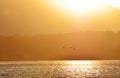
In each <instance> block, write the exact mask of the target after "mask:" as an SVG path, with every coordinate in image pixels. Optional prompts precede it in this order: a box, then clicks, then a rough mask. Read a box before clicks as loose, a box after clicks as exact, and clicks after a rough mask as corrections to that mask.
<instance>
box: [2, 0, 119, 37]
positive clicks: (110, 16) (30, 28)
mask: <svg viewBox="0 0 120 78" xmlns="http://www.w3.org/2000/svg"><path fill="white" fill-rule="evenodd" d="M52 1H53V2H52ZM54 1H55V0H0V33H1V34H30V35H31V34H50V33H65V32H73V31H75V32H77V31H80V30H95V31H98V30H114V31H118V30H120V21H119V20H120V9H119V8H118V5H119V3H120V2H119V1H118V2H116V3H115V2H112V0H111V1H110V0H109V4H105V5H103V6H102V7H100V8H99V7H96V8H95V6H92V7H91V4H93V0H91V2H90V0H89V3H90V4H88V0H86V2H84V5H83V6H78V7H80V8H77V7H73V6H74V5H77V4H70V1H72V0H66V1H67V2H64V1H63V0H61V1H63V2H61V3H60V2H56V3H54ZM106 1H107V0H106ZM114 1H115V0H114ZM116 1H117V0H116ZM71 3H72V2H71ZM111 3H113V4H112V5H110V4H111ZM62 4H64V5H63V6H62ZM68 4H69V5H70V6H71V5H72V7H69V5H68ZM56 5H57V6H56ZM67 5H68V6H67ZM78 5H79V3H78ZM81 5H82V4H81ZM116 6H117V7H116ZM81 7H83V8H81ZM88 7H91V8H88ZM84 8H85V9H84ZM74 9H78V10H80V11H78V10H74ZM93 9H95V10H93ZM63 10H65V11H63ZM88 10H93V11H92V12H89V11H88ZM83 11H84V12H83ZM94 11H97V13H96V14H95V12H94ZM79 12H80V13H81V12H82V14H79ZM71 13H72V14H71ZM77 14H78V15H77Z"/></svg>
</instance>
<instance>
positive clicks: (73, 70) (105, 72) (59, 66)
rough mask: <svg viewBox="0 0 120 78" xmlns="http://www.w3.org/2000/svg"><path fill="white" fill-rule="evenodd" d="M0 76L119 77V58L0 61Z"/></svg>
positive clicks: (30, 77)
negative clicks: (100, 59)
mask: <svg viewBox="0 0 120 78" xmlns="http://www.w3.org/2000/svg"><path fill="white" fill-rule="evenodd" d="M0 78H120V60H111V61H110V60H109V61H108V60H106V61H39V62H1V63H0Z"/></svg>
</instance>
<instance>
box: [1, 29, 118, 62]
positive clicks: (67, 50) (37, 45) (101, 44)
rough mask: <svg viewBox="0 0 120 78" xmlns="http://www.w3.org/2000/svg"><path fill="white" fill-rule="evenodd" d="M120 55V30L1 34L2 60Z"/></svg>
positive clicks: (113, 57)
mask: <svg viewBox="0 0 120 78" xmlns="http://www.w3.org/2000/svg"><path fill="white" fill-rule="evenodd" d="M76 59H79V60H91V59H95V60H97V59H98V60H99V59H106V60H107V59H120V32H117V33H115V32H112V31H105V32H74V33H66V34H56V35H35V36H20V35H14V36H3V35H1V36H0V60H76Z"/></svg>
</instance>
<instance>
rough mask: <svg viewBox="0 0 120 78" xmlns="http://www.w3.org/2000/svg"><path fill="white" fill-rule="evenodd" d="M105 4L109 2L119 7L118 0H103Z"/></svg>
mask: <svg viewBox="0 0 120 78" xmlns="http://www.w3.org/2000/svg"><path fill="white" fill-rule="evenodd" d="M103 1H104V2H105V3H106V4H109V5H111V6H113V7H116V8H120V0H103Z"/></svg>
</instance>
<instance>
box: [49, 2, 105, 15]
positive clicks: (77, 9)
mask: <svg viewBox="0 0 120 78" xmlns="http://www.w3.org/2000/svg"><path fill="white" fill-rule="evenodd" d="M48 2H49V3H50V4H52V6H54V7H55V8H56V9H57V10H60V11H62V12H64V13H66V14H69V15H73V16H77V17H78V16H87V15H90V14H97V13H100V12H103V11H104V7H103V6H102V2H101V1H99V0H48Z"/></svg>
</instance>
